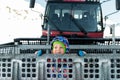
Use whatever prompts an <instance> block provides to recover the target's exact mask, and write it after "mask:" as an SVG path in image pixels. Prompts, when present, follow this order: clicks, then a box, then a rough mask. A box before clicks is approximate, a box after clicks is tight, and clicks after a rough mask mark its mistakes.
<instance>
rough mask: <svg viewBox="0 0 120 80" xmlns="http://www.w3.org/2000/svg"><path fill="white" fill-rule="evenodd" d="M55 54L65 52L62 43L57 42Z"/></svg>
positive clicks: (54, 48)
mask: <svg viewBox="0 0 120 80" xmlns="http://www.w3.org/2000/svg"><path fill="white" fill-rule="evenodd" d="M52 53H53V54H64V53H65V52H64V48H63V47H62V46H61V45H60V44H55V45H54V46H53V50H52Z"/></svg>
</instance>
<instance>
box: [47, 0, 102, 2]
mask: <svg viewBox="0 0 120 80" xmlns="http://www.w3.org/2000/svg"><path fill="white" fill-rule="evenodd" d="M45 1H54V2H57V1H59V2H100V0H45Z"/></svg>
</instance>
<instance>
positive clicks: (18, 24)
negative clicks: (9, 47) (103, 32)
mask: <svg viewBox="0 0 120 80" xmlns="http://www.w3.org/2000/svg"><path fill="white" fill-rule="evenodd" d="M34 10H35V11H32V10H31V9H30V8H29V2H26V1H24V0H0V25H1V26H0V44H3V43H8V42H11V41H13V39H14V38H32V37H33V38H39V37H40V36H41V20H42V19H41V17H40V15H41V13H42V14H43V13H44V8H43V7H42V6H41V5H40V4H35V8H34Z"/></svg>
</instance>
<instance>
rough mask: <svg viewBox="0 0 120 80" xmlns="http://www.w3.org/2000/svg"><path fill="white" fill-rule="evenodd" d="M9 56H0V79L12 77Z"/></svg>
mask: <svg viewBox="0 0 120 80" xmlns="http://www.w3.org/2000/svg"><path fill="white" fill-rule="evenodd" d="M11 73H12V69H11V58H5V57H3V58H2V57H1V58H0V79H2V80H11V78H12V74H11Z"/></svg>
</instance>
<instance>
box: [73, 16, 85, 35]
mask: <svg viewBox="0 0 120 80" xmlns="http://www.w3.org/2000/svg"><path fill="white" fill-rule="evenodd" d="M71 18H72V21H73V22H74V23H75V25H76V26H77V28H78V29H79V30H80V31H81V32H82V33H84V34H85V35H87V31H86V30H85V29H84V28H83V27H82V25H80V24H78V22H76V21H75V19H74V17H73V16H72V15H71Z"/></svg>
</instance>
